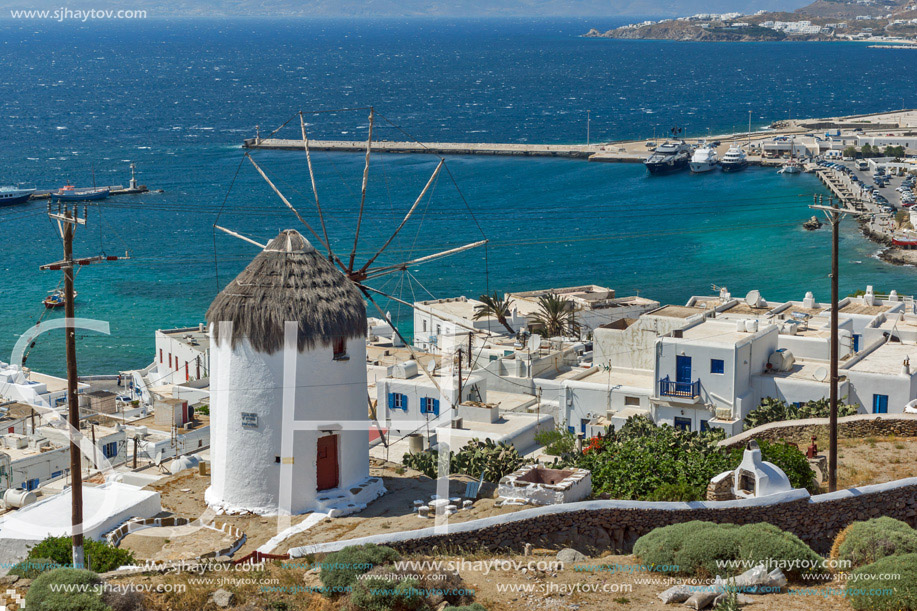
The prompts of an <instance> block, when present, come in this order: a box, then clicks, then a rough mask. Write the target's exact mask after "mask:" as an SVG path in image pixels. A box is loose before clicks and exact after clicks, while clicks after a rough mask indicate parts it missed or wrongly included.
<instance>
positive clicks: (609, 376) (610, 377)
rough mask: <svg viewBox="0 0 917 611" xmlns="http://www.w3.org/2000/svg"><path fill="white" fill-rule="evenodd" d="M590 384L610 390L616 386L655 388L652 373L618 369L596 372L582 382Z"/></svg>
mask: <svg viewBox="0 0 917 611" xmlns="http://www.w3.org/2000/svg"><path fill="white" fill-rule="evenodd" d="M580 381H581V382H589V383H590V384H604V385H605V386H608V387H610V388H614V387H615V386H628V387H632V388H646V389H649V390H652V389H653V388H655V383H656V382H655V380H654V378H653V372H652V371H644V370H640V369H618V368H614V367H612V368H611V370H610V371H595V372H593V373H591V374H589V375H588V376H586V377H585V378H583V379H582V380H580Z"/></svg>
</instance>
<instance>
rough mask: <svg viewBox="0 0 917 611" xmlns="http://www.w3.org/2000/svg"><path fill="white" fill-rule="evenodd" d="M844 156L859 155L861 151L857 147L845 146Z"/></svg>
mask: <svg viewBox="0 0 917 611" xmlns="http://www.w3.org/2000/svg"><path fill="white" fill-rule="evenodd" d="M844 157H859V153H857V147H855V146H848V147H847V148H845V149H844Z"/></svg>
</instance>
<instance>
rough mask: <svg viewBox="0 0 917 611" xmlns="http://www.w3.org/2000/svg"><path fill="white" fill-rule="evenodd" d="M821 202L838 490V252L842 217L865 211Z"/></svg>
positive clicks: (832, 468)
mask: <svg viewBox="0 0 917 611" xmlns="http://www.w3.org/2000/svg"><path fill="white" fill-rule="evenodd" d="M818 201H819V203H818V204H816V205H812V206H809V207H810V208H813V209H815V210H821V211H823V212H824V213H825V216H827V217H828V222H830V223H831V373H830V387H829V390H830V395H829V396H830V399H829V401H830V408H831V413H830V418H829V425H828V430H829V432H828V435H829V439H828V491H829V492H834V491H836V490H837V384H838V373H837V370H838V332H837V326H838V313H839V308H838V271H839V270H838V267H839V266H838V255H839V250H840V248H839V244H840V224H841V220H842V219H843V218H844V216H845V215H847V214H854V215H857V214H861V213H859V212H857V211H855V210H850V209H848V208H846V207H845V208H843V209H842V208H841V207H840V205H839V204H840V202H838V201H837V200H835V199H834V198H833V197H832V198H831V199H830V200H829V205H828V206H824V205H821V202H822V197H821V196H819V197H818Z"/></svg>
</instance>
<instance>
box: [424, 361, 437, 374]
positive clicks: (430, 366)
mask: <svg viewBox="0 0 917 611" xmlns="http://www.w3.org/2000/svg"><path fill="white" fill-rule="evenodd" d="M425 369H426V370H427V371H429V372H430V373H433V372H434V371H436V359H430V360H429V361H427V366H426V368H425Z"/></svg>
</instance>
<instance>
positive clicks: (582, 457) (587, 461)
mask: <svg viewBox="0 0 917 611" xmlns="http://www.w3.org/2000/svg"><path fill="white" fill-rule="evenodd" d="M724 436H725V434H724V433H723V431H722V430H721V429H716V430H713V431H703V432H699V431H682V430H679V429H675V428H672V427H671V426H668V425H666V424H664V425H662V426H656V425H655V424H654V423H653V421H652V420H650V419H649V418H647V417H644V416H635V417H632V418H629V419H628V420H627V422H626V423H625V424H624V426H622V427H621V428H620V430H618V431H608V432H607V433H606V434H604V435H602V436H601V437H596V438H594V439H592V440H590V442H589V445H588V446H587V447H586V448H585V449H584V451H583V452H582V453H581V454H577V455H574V456H572V457H570V459H568V460H564V461H562V462H560V464H558V462H557V461H555V465H554V466H558V467H562V466H576V467H581V468H583V469H589V470H590V471H591V472H592V491H593V493H594V494H601V493H606V494H608V495H609V496H611V497H612V498H616V499H634V500H640V499H646V498H648V497H649V496H650V495H652V494H653V493H654V492H655V491H656V490H657V489H658V488H659V487H660V486H663V485H664V484H668V485H669V486H682V487H683V489H693V490H696V491H700V490H705V489H706V487H707V483H708V482H709V481H710V478H712V477H713V476H715V475H717V474H718V473H722V472H723V471H726V470H728V469H732V468H735V467H736V466H737V465H738V463H735V464H731V463H730V457H729V455H728V454H727V453H726V452H725V451H723V450H722V449H721V448H718V447H717V445H716V442H717V441H719V440H721V439H723V437H724ZM669 489H670V488H669Z"/></svg>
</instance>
